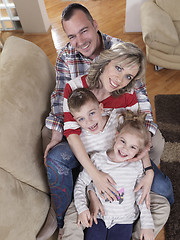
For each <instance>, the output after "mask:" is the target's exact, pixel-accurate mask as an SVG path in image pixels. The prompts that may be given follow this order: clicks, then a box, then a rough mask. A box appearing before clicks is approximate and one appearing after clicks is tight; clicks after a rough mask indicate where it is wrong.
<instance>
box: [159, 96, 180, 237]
mask: <svg viewBox="0 0 180 240" xmlns="http://www.w3.org/2000/svg"><path fill="white" fill-rule="evenodd" d="M155 110H156V122H157V124H158V127H159V129H160V131H161V132H162V134H163V136H164V138H165V141H166V143H165V149H164V152H163V154H162V157H161V164H160V168H161V170H162V172H164V173H165V174H166V175H167V176H168V177H169V178H170V179H171V181H172V185H173V190H174V199H175V201H174V204H173V205H172V208H171V212H170V216H169V219H168V221H167V223H166V225H165V239H166V240H180V95H178V94H176V95H156V96H155Z"/></svg>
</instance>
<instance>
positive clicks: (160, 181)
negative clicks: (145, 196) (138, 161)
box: [151, 161, 174, 205]
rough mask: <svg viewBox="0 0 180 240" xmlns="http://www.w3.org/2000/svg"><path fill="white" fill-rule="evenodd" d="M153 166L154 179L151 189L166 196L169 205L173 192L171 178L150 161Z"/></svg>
mask: <svg viewBox="0 0 180 240" xmlns="http://www.w3.org/2000/svg"><path fill="white" fill-rule="evenodd" d="M151 164H152V166H153V168H154V179H153V183H152V186H151V191H152V192H154V193H157V194H159V195H161V196H163V197H166V198H167V200H168V201H169V203H170V205H172V204H173V203H174V194H173V187H172V183H171V180H170V179H169V178H168V176H166V175H165V174H164V173H163V172H161V170H160V169H159V168H158V167H157V166H156V164H154V163H153V161H151Z"/></svg>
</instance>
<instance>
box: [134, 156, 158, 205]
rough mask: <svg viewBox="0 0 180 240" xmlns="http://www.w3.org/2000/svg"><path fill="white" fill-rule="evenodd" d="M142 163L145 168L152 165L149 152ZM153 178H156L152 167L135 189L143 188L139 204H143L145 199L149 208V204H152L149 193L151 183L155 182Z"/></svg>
mask: <svg viewBox="0 0 180 240" xmlns="http://www.w3.org/2000/svg"><path fill="white" fill-rule="evenodd" d="M142 163H143V167H144V169H145V168H147V167H149V166H151V161H150V159H149V154H148V153H147V154H146V155H145V157H144V158H143V159H142ZM153 178H154V171H153V170H152V169H151V170H148V171H147V172H146V173H145V176H144V177H143V178H142V180H141V181H140V183H139V184H138V185H137V187H136V188H135V190H134V191H135V192H137V191H139V189H141V188H142V189H143V193H142V196H141V199H140V202H139V204H141V203H142V202H143V201H144V199H145V201H146V206H147V208H149V206H150V196H149V193H150V190H151V185H152V182H153Z"/></svg>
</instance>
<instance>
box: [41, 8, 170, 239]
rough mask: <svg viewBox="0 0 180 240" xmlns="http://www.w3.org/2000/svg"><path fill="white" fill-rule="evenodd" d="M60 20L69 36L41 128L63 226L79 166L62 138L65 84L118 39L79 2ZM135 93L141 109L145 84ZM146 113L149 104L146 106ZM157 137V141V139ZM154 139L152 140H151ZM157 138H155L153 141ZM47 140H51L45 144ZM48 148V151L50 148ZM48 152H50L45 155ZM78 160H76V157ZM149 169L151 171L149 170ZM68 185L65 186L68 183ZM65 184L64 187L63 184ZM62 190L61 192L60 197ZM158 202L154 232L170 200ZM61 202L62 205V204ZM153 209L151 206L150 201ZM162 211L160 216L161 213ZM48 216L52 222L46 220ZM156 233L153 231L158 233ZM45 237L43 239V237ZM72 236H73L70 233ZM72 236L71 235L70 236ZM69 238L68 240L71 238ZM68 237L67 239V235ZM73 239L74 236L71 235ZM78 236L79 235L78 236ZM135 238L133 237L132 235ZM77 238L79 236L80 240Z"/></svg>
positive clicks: (153, 128)
mask: <svg viewBox="0 0 180 240" xmlns="http://www.w3.org/2000/svg"><path fill="white" fill-rule="evenodd" d="M61 23H62V26H63V29H64V31H65V33H66V34H67V36H68V38H69V43H67V45H66V46H65V47H64V48H63V49H62V50H61V51H60V53H59V54H58V57H57V61H56V87H55V89H54V92H53V93H52V95H51V112H50V114H49V116H48V117H47V119H46V127H45V128H44V129H43V141H44V149H45V153H44V157H45V159H46V157H47V160H48V161H47V173H48V174H47V175H48V181H49V186H50V191H51V196H52V199H53V204H54V205H55V209H56V215H57V221H58V227H59V229H62V227H63V219H64V214H65V211H66V209H67V208H68V206H69V204H70V202H71V195H72V187H73V184H72V183H71V184H70V183H69V182H70V181H71V182H72V175H71V169H72V168H75V167H77V166H78V164H77V163H76V164H75V161H74V158H75V157H74V156H73V154H72V152H71V150H70V148H69V146H68V144H67V142H66V141H64V140H63V106H62V105H63V92H64V87H65V85H66V83H67V82H68V81H69V80H71V79H74V78H76V77H77V76H79V75H84V74H87V72H88V69H89V65H90V63H91V62H92V61H93V60H94V59H95V58H96V57H98V56H99V54H100V52H101V51H102V50H103V49H109V48H110V47H111V46H112V45H113V44H114V43H116V42H119V41H120V40H119V39H116V38H112V37H110V36H107V35H106V34H102V33H100V31H99V30H98V24H97V22H96V21H95V20H93V18H92V16H91V15H90V13H89V11H88V10H87V9H86V8H85V7H84V6H82V5H80V4H76V3H73V4H70V5H69V6H68V7H67V8H65V9H64V11H63V13H62V18H61ZM135 90H136V95H137V98H138V102H139V104H140V106H141V108H142V109H143V103H144V101H148V98H147V95H146V88H145V86H144V85H142V84H140V83H137V86H136V89H135ZM148 112H149V114H151V111H150V104H149V109H148ZM149 129H150V131H151V133H152V135H154V137H153V138H152V142H153V141H155V142H156V143H157V144H158V146H156V149H158V151H159V152H152V153H151V159H152V160H153V161H154V160H155V163H156V164H157V165H158V164H159V162H160V156H161V153H162V150H163V146H164V140H163V138H162V136H161V134H160V133H159V131H156V130H157V127H156V125H155V124H154V123H153V121H152V122H150V128H149ZM157 138H158V140H157ZM153 139H154V140H153ZM155 139H156V140H155ZM48 141H50V142H49V143H48ZM50 150H51V151H50ZM48 153H49V154H48ZM60 158H61V159H62V158H64V159H68V160H70V161H69V162H72V163H74V164H71V165H70V166H65V165H61V163H60V162H61V160H59V159H60ZM76 162H77V160H76ZM150 171H151V170H150ZM65 175H66V176H68V179H71V180H70V181H69V182H68V184H69V185H71V186H70V187H69V189H67V188H63V189H61V188H60V186H62V185H61V184H62V182H63V181H65V180H64V176H65ZM68 184H67V185H68ZM66 187H67V186H66ZM62 193H63V194H64V195H63V197H62ZM159 201H160V203H162V207H161V204H160V203H159V204H160V207H159V213H158V212H157V210H156V213H154V216H153V218H154V220H155V217H156V216H155V214H159V216H161V217H160V218H159V219H158V221H157V223H156V221H155V227H156V229H157V233H158V232H159V231H160V230H161V228H162V227H163V225H164V224H165V222H166V220H167V218H168V216H169V211H170V207H169V203H168V201H167V199H166V198H164V197H161V198H160V200H159ZM156 202H158V200H157V201H155V205H154V207H156V206H157V204H156ZM62 203H63V206H62ZM151 207H152V210H153V209H154V208H153V205H152V202H151ZM52 213H53V209H52V208H51V210H50V213H49V216H50V217H48V218H47V222H46V224H45V227H44V229H43V230H42V231H41V232H40V233H39V238H37V239H39V240H40V239H46V238H47V231H46V227H48V225H49V224H52V221H51V219H53V217H52ZM162 214H163V215H162ZM152 215H153V212H152ZM49 219H50V221H51V222H49ZM55 227H56V225H54V227H52V228H51V230H52V231H49V230H48V234H49V235H48V237H49V236H50V234H51V233H53V231H54V230H55ZM61 233H62V231H61V230H60V235H59V237H58V239H61V235H62V234H61ZM157 233H156V234H157ZM43 236H44V238H43ZM73 236H75V235H73ZM71 237H72V236H71ZM71 237H70V239H71ZM66 239H67V238H66ZM73 239H75V238H74V237H73ZM77 239H78V238H77ZM134 239H136V238H134ZM79 240H80V239H79Z"/></svg>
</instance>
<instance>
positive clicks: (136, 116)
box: [117, 110, 149, 150]
mask: <svg viewBox="0 0 180 240" xmlns="http://www.w3.org/2000/svg"><path fill="white" fill-rule="evenodd" d="M121 116H122V117H123V120H124V121H123V123H119V124H118V127H117V131H118V132H119V133H120V132H121V130H122V129H123V128H127V129H131V130H132V129H133V130H136V131H137V132H138V133H139V134H140V135H141V137H142V138H141V139H142V141H143V145H142V147H141V148H140V150H142V149H143V148H144V147H146V146H147V145H148V143H149V131H148V129H147V128H146V126H145V117H146V113H140V112H139V111H138V112H137V113H134V112H132V111H130V110H126V111H124V112H123V113H122V114H121V115H120V117H121Z"/></svg>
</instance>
